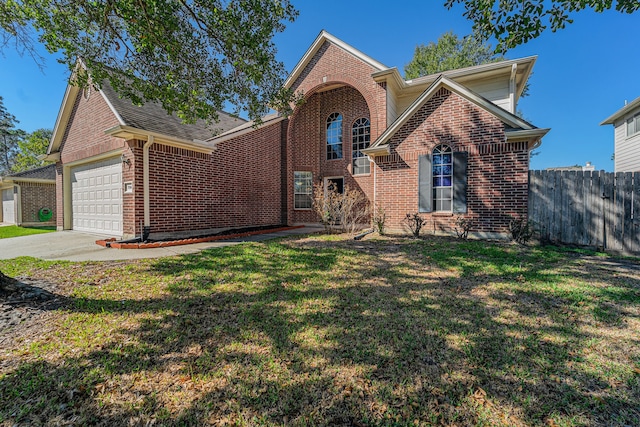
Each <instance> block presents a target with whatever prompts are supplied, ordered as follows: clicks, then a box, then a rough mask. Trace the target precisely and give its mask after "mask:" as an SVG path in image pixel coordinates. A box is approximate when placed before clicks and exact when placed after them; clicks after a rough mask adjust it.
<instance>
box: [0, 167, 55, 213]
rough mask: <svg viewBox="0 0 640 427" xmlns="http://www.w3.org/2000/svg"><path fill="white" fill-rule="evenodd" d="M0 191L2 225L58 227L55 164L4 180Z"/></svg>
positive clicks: (15, 174)
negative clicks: (0, 198) (0, 196)
mask: <svg viewBox="0 0 640 427" xmlns="http://www.w3.org/2000/svg"><path fill="white" fill-rule="evenodd" d="M0 191H1V192H2V213H1V215H0V222H3V223H6V224H16V225H25V226H34V225H55V224H56V217H55V210H56V166H55V165H48V166H43V167H40V168H36V169H31V170H29V171H25V172H19V173H14V174H12V175H7V176H4V177H0Z"/></svg>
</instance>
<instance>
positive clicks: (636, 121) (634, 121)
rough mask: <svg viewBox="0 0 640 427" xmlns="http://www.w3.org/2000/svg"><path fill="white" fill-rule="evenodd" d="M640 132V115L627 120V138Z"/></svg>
mask: <svg viewBox="0 0 640 427" xmlns="http://www.w3.org/2000/svg"><path fill="white" fill-rule="evenodd" d="M638 132H640V113H638V114H636V115H635V116H633V117H630V118H629V119H627V136H632V135H635V134H636V133H638Z"/></svg>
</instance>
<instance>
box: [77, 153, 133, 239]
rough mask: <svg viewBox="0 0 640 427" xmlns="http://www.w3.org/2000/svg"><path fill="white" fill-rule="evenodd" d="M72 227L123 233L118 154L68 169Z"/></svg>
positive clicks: (120, 171)
mask: <svg viewBox="0 0 640 427" xmlns="http://www.w3.org/2000/svg"><path fill="white" fill-rule="evenodd" d="M71 195H72V207H73V229H74V230H79V231H89V232H92V233H100V234H109V235H112V236H122V163H121V161H120V158H119V157H115V158H113V159H108V160H103V161H100V162H95V163H89V164H86V165H82V166H76V167H75V168H72V169H71Z"/></svg>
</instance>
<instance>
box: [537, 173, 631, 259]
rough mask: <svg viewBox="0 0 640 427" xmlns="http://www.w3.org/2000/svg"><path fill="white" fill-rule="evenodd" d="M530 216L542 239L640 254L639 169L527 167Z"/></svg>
mask: <svg viewBox="0 0 640 427" xmlns="http://www.w3.org/2000/svg"><path fill="white" fill-rule="evenodd" d="M529 220H530V221H533V223H534V226H535V228H536V229H537V230H538V231H539V232H540V237H541V239H543V240H548V241H551V242H557V243H565V244H571V245H581V246H582V245H584V246H595V247H599V248H604V249H611V250H615V251H622V252H640V172H636V173H632V172H620V173H611V172H604V171H597V172H596V171H587V172H582V171H540V170H536V171H529Z"/></svg>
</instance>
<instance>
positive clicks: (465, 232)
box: [455, 215, 473, 240]
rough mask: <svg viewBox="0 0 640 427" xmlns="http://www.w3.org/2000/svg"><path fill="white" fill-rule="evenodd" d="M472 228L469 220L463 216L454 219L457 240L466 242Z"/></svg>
mask: <svg viewBox="0 0 640 427" xmlns="http://www.w3.org/2000/svg"><path fill="white" fill-rule="evenodd" d="M472 227H473V223H472V222H471V220H470V219H469V218H465V217H463V216H460V215H458V217H457V218H456V227H455V231H456V235H457V236H458V239H463V240H467V239H468V238H469V231H471V228H472Z"/></svg>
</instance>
